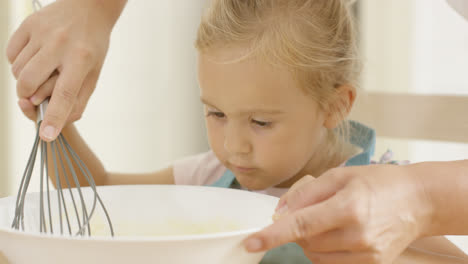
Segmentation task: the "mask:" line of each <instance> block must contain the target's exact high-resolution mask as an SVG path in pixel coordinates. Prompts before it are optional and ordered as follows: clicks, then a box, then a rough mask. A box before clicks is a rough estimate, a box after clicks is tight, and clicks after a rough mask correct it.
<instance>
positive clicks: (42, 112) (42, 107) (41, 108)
mask: <svg viewBox="0 0 468 264" xmlns="http://www.w3.org/2000/svg"><path fill="white" fill-rule="evenodd" d="M47 106H49V98H47V99H45V100H44V101H43V102H42V103H41V104H40V105H39V106H38V108H37V121H36V122H37V123H38V124H39V123H40V122H41V121H42V120H43V119H44V116H45V112H46V109H47Z"/></svg>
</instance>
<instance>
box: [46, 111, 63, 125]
mask: <svg viewBox="0 0 468 264" xmlns="http://www.w3.org/2000/svg"><path fill="white" fill-rule="evenodd" d="M46 118H47V121H48V122H49V123H50V124H53V125H55V126H57V125H58V124H59V123H60V120H62V118H61V116H60V115H58V114H57V113H54V112H48V113H47V116H46Z"/></svg>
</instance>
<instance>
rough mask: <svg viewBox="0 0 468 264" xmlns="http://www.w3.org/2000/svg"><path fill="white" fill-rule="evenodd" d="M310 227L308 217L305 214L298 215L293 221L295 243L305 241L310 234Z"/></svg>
mask: <svg viewBox="0 0 468 264" xmlns="http://www.w3.org/2000/svg"><path fill="white" fill-rule="evenodd" d="M309 231H310V230H309V225H308V222H307V219H306V216H305V215H303V214H296V215H295V216H294V221H293V227H292V232H293V238H294V240H295V241H300V240H304V239H306V238H307V235H308V234H309Z"/></svg>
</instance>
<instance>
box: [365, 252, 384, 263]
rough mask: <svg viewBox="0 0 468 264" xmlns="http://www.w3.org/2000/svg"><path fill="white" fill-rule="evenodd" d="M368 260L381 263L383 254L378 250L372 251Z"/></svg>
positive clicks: (368, 261)
mask: <svg viewBox="0 0 468 264" xmlns="http://www.w3.org/2000/svg"><path fill="white" fill-rule="evenodd" d="M366 262H367V263H375V264H380V263H382V256H381V255H380V254H379V253H377V252H372V253H370V254H368V255H367V258H366Z"/></svg>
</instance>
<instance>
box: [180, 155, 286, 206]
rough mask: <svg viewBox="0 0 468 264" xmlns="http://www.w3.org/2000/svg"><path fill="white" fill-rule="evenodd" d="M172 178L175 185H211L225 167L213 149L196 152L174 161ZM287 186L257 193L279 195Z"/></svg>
mask: <svg viewBox="0 0 468 264" xmlns="http://www.w3.org/2000/svg"><path fill="white" fill-rule="evenodd" d="M173 170H174V180H175V184H177V185H211V184H213V183H215V182H216V181H217V180H219V179H220V178H221V177H222V176H223V174H224V173H225V172H226V170H227V168H226V167H224V165H223V164H222V163H221V162H220V161H219V160H218V158H216V156H215V154H214V153H213V151H208V152H204V153H200V154H197V155H195V156H190V157H187V158H183V159H181V160H178V161H176V162H174V164H173ZM287 191H288V188H275V187H272V188H268V189H266V190H261V191H255V192H257V193H262V194H267V195H271V196H276V197H280V196H281V195H283V194H284V193H286V192H287Z"/></svg>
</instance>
